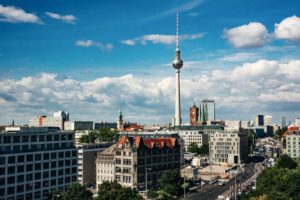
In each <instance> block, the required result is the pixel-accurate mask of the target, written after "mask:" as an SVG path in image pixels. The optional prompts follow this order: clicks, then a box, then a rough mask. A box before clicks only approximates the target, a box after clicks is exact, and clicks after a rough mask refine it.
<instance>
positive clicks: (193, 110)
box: [190, 103, 199, 126]
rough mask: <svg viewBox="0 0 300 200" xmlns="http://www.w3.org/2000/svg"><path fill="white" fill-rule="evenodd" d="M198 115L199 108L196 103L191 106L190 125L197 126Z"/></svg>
mask: <svg viewBox="0 0 300 200" xmlns="http://www.w3.org/2000/svg"><path fill="white" fill-rule="evenodd" d="M198 117H199V108H197V106H196V105H195V103H194V105H193V106H192V107H190V125H191V126H196V125H197V124H198Z"/></svg>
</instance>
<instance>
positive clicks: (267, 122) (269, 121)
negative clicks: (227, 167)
mask: <svg viewBox="0 0 300 200" xmlns="http://www.w3.org/2000/svg"><path fill="white" fill-rule="evenodd" d="M264 120H265V121H264V125H265V126H270V125H272V115H265V116H264Z"/></svg>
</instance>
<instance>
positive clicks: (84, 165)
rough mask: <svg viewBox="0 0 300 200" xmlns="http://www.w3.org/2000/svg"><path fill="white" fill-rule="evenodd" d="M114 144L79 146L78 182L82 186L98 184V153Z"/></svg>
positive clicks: (77, 146)
mask: <svg viewBox="0 0 300 200" xmlns="http://www.w3.org/2000/svg"><path fill="white" fill-rule="evenodd" d="M111 145H112V143H110V142H109V143H105V142H104V143H99V144H77V145H76V148H77V150H78V176H77V177H78V182H79V183H81V184H82V185H90V184H96V159H97V153H98V152H101V151H103V150H105V149H106V148H108V147H109V146H111Z"/></svg>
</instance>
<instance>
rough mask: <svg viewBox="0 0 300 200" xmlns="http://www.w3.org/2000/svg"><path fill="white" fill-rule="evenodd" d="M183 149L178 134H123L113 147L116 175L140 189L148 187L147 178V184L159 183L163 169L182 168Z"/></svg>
mask: <svg viewBox="0 0 300 200" xmlns="http://www.w3.org/2000/svg"><path fill="white" fill-rule="evenodd" d="M180 152H181V147H180V144H179V143H178V141H177V139H176V138H156V139H150V138H149V139H147V138H145V139H143V138H142V137H140V136H136V137H127V136H122V137H121V138H120V139H119V141H118V143H117V146H116V148H115V151H114V159H115V179H116V180H117V181H118V182H119V183H120V184H122V185H123V186H126V187H131V188H136V189H138V190H145V189H146V182H147V187H148V188H151V187H158V185H159V178H160V176H161V175H162V173H163V171H166V170H179V169H180ZM146 175H147V181H146Z"/></svg>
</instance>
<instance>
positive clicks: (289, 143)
mask: <svg viewBox="0 0 300 200" xmlns="http://www.w3.org/2000/svg"><path fill="white" fill-rule="evenodd" d="M286 149H287V153H288V155H289V156H290V157H292V158H299V157H300V131H294V132H291V133H289V134H288V135H287V136H286Z"/></svg>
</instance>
